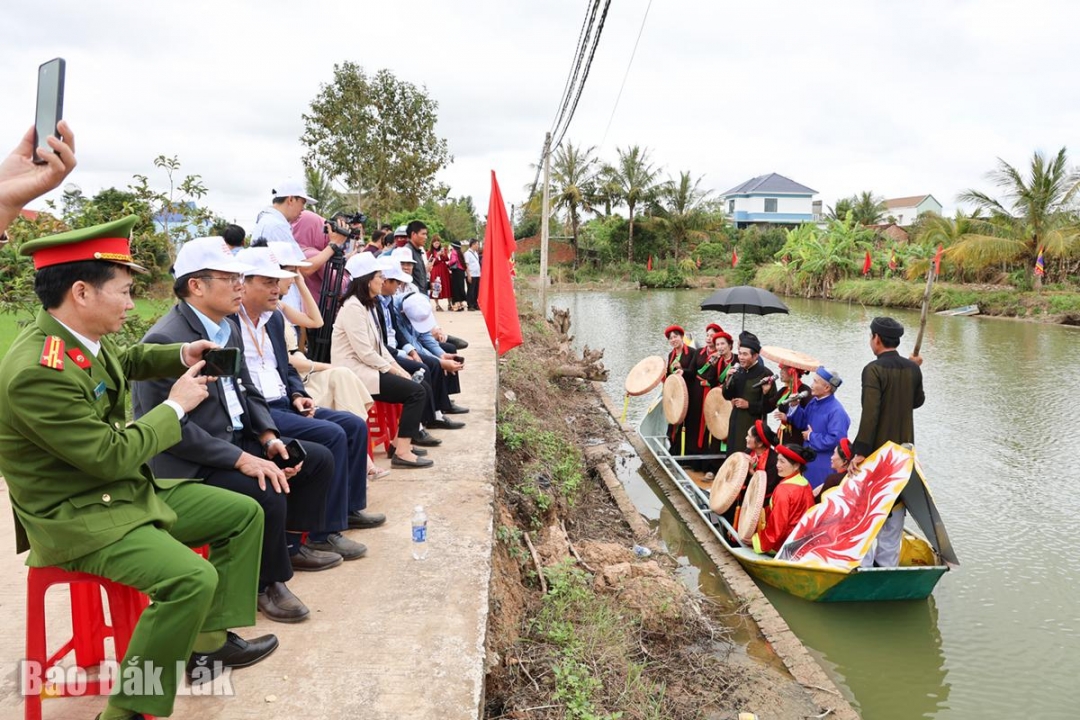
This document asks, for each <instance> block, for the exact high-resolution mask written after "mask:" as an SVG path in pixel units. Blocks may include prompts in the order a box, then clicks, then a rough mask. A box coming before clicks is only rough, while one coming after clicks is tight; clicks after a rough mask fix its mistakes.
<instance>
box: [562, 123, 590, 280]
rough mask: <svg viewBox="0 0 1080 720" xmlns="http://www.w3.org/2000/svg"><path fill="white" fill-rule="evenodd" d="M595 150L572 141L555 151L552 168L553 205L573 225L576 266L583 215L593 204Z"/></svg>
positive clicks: (572, 234)
mask: <svg viewBox="0 0 1080 720" xmlns="http://www.w3.org/2000/svg"><path fill="white" fill-rule="evenodd" d="M595 150H596V148H595V147H588V148H585V149H584V150H583V149H581V148H580V147H574V145H573V144H572V143H570V142H569V141H567V142H566V144H564V145H561V146H560V147H559V149H558V150H556V151H555V160H554V162H553V163H552V165H551V175H552V180H553V181H554V188H552V204H553V206H554V208H555V209H556V210H564V211H566V219H567V221H568V222H569V223H570V244H571V246H572V247H573V248H574V267H575V268H577V266H578V228H579V227H580V226H581V213H582V212H585V211H589V210H592V205H591V204H590V199H591V194H592V185H593V177H594V175H595V174H596V164H597V161H596V158H594V157H593V152H594V151H595Z"/></svg>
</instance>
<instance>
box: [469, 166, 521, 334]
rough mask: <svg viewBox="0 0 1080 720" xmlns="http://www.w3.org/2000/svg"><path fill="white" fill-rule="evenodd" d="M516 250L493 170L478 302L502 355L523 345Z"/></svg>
mask: <svg viewBox="0 0 1080 720" xmlns="http://www.w3.org/2000/svg"><path fill="white" fill-rule="evenodd" d="M516 249H517V243H516V242H515V241H514V230H513V226H511V225H510V219H509V218H508V217H507V216H506V205H505V204H504V203H503V199H502V192H500V191H499V181H498V180H496V179H495V171H494V170H492V171H491V201H490V202H489V203H488V217H487V228H486V229H485V230H484V262H483V266H482V267H481V269H480V293H479V296H478V297H477V302H478V304H479V305H480V310H481V311H482V312H483V313H484V322H486V323H487V328H488V335H490V336H491V343H492V344H493V345H494V346H495V348H496V349H497V350H498V353H499V355H504V354H505V353H506V351H507V350H510V349H511V348H515V347H517V346H518V345H520V344H521V343H522V339H521V321H520V320H519V319H518V311H517V299H516V298H515V297H514V281H513V280H512V279H511V277H510V275H511V272H512V270H513V265H512V263H511V258H512V256H513V254H514V251H515V250H516Z"/></svg>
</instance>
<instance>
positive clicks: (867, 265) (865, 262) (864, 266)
mask: <svg viewBox="0 0 1080 720" xmlns="http://www.w3.org/2000/svg"><path fill="white" fill-rule="evenodd" d="M872 265H873V261H872V260H871V259H870V251H869V250H867V251H866V259H865V260H863V264H862V274H863V275H866V274H868V273H869V272H870V267H871V266H872Z"/></svg>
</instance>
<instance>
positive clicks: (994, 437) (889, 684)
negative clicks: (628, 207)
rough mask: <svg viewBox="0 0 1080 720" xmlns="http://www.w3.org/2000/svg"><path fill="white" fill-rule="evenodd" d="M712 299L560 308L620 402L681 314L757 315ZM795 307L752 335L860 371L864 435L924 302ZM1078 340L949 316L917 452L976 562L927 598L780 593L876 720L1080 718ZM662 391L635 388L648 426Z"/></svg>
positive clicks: (605, 301) (933, 323) (930, 375)
mask: <svg viewBox="0 0 1080 720" xmlns="http://www.w3.org/2000/svg"><path fill="white" fill-rule="evenodd" d="M706 295H707V293H706V292H703V291H688V290H679V291H651V292H638V291H628V292H594V291H580V292H557V293H553V294H551V295H550V296H549V298H550V301H549V302H550V304H551V305H552V306H556V307H564V308H569V309H570V311H571V319H572V321H573V326H572V329H571V332H572V334H574V335H575V343H576V345H577V346H578V347H579V348H580V347H582V346H584V345H586V344H587V345H589V346H590V347H602V348H604V349H605V355H604V363H605V365H606V366H607V367H608V368H609V369H610V371H611V374H610V380H609V382H608V383H607V391H608V393H609V395H611V397H612V398H613V399H614V400H615V401H616V403H618V402H621V401H622V398H623V381H624V379H625V378H626V374H627V373H628V372H629V370H630V368H631V367H633V366H634V364H636V363H637V362H638V361H639V360H640V359H641V358H643V357H645V356H647V355H654V354H665V353H666V347H667V344H666V341H665V340H664V338H663V337H662V332H663V328H664V327H666V326H667V325H668V324H670V323H672V322H677V323H679V324H681V325H683V326H684V327H685V328H687V330H690V331H691V332H693V333H695V335H697V336H698V337H700V338H703V337H704V327H705V325H706V324H707V323H708V322H713V321H715V322H719V323H720V324H721V325H722V326H723V327H724V328H725V329H726V330H727V331H728V332H730V333H731V334H732V335H737V333H738V330H739V329H740V326H741V324H742V322H743V318H742V316H740V315H725V314H723V313H716V312H707V313H706V312H702V311H701V310H699V308H698V305H699V304H700V302H701V301H702V300H703V299H704V298H705V297H706ZM785 302H787V304H788V305H789V307H790V308H791V313H790V314H789V315H768V316H764V317H759V316H756V315H747V316H746V317H745V324H746V329H748V330H750V331H752V332H754V333H755V334H757V335H758V337H759V338H760V339H761V342H762V343H763V344H766V345H781V346H784V347H789V348H793V349H796V350H801V351H803V352H807V353H809V354H811V355H814V356H816V357H818V358H819V359H820V360H822V362H824V363H825V364H827V365H829V366H830V367H835V368H836V370H838V371H839V373H840V374H841V376H842V377H843V378H845V379H846V382H845V384H844V385H843V386H842V387H841V388H840V390H839V391H838V392H837V397H838V398H839V399H840V401H841V402H842V403H843V404H844V407H845V408H846V409H847V411H848V413H849V414H850V415H851V418H852V429H851V431H850V436H852V437H853V436H854V434H855V429H856V428H857V427H858V420H859V410H860V409H859V377H860V374H861V370H862V367H863V366H864V365H865V364H866V363H867V362H869V361H871V360H872V359H873V354H872V353H871V351H870V348H869V343H868V340H869V323H870V320H871V319H872V318H873V317H874V316H876V315H882V314H888V315H891V316H893V317H895V318H897V319H898V320H900V322H902V323H903V324H904V325H905V327H906V328H908V333H907V334H906V336H905V337H904V340H903V342H902V343H901V346H900V351H901V354H903V355H905V356H906V355H907V354H908V353H909V352H910V349H911V346H912V343H913V342H914V336H915V334H916V332H917V329H918V322H919V316H918V313H916V312H910V311H903V310H892V309H888V310H886V309H883V308H867V307H862V306H860V305H849V304H844V303H834V302H828V301H813V300H800V299H786V300H785ZM1078 349H1080V330H1078V329H1076V328H1068V327H1061V326H1050V325H1040V324H1035V323H1024V322H1015V321H1005V320H993V319H989V318H978V317H938V316H933V315H932V316H931V317H930V318H929V322H928V324H927V329H926V338H925V340H924V342H923V350H922V355H923V358H924V364H923V375H924V385H925V389H926V395H927V399H926V404H925V405H924V406H923V407H922V408H920V409H919V410H916V411H915V436H916V440H915V445H916V449H917V450H918V452H919V456H920V460H921V462H922V464H923V467H924V469H925V471H926V473H927V478H928V481H929V483H930V487H931V490H932V491H933V492H934V497H935V500H936V502H937V505H938V508H939V510H940V511H941V515H942V517H943V518H944V521H945V524H946V527H947V528H948V531H949V535H950V537H951V539H952V543H953V547H954V548H955V550H956V553H957V556H958V557H959V559H960V563H961V566H960V567H959V568H958V569H957V570H956V571H954V572H950V573H948V574H947V575H945V577H944V578H942V580H941V582H940V583H939V584H938V586H937V588H936V589H935V591H934V594H933V596H932V597H931V598H929V599H928V600H925V601H918V602H894V603H858V604H848V603H839V604H816V603H809V602H806V601H803V600H799V599H798V598H794V597H792V596H790V595H787V594H785V593H782V592H780V591H777V590H774V589H772V588H768V587H764V588H763V589H764V590H765V593H766V594H767V595H768V597H769V599H770V600H771V601H772V602H773V603H774V605H775V606H776V608H777V610H779V612H780V613H781V614H782V615H783V616H784V618H785V619H786V620H787V622H788V624H789V625H790V626H791V628H792V629H793V630H794V631H795V633H796V634H797V635H798V636H799V637H800V638H801V639H802V640H803V642H804V643H805V644H806V645H807V646H808V647H809V648H810V649H811V651H812V652H814V653H815V654H816V655H817V656H818V657H819V658H820V660H821V662H822V665H823V666H824V667H825V668H826V669H827V670H828V671H829V672H830V673H831V674H832V676H833V678H834V679H835V681H836V682H837V684H838V685H840V686H841V687H842V688H843V689H844V690H845V692H846V693H848V694H849V696H850V697H852V698H853V699H854V702H855V704H856V706H857V707H858V708H859V709H860V710H861V712H862V714H863V716H864V717H865V718H866V720H909V719H911V718H935V719H937V720H959V719H964V720H967V719H969V718H1013V717H1025V718H1026V717H1030V718H1039V719H1040V720H1046V719H1048V718H1075V717H1080V682H1077V680H1076V678H1077V675H1078V671H1080V638H1078V631H1080V563H1078V562H1077V560H1076V559H1069V557H1068V555H1069V551H1068V547H1069V545H1068V542H1071V541H1070V540H1069V538H1071V537H1074V536H1075V535H1076V534H1077V533H1076V526H1077V521H1078V519H1080V470H1078V468H1080V462H1078V460H1077V457H1078V456H1077V454H1076V453H1077V450H1078V448H1080V444H1078V443H1077V441H1076V438H1075V437H1074V436H1073V434H1072V425H1073V420H1074V418H1073V417H1072V413H1071V410H1072V409H1073V407H1074V406H1075V405H1076V404H1077V401H1078V400H1080V360H1078V359H1077V350H1078ZM770 364H771V363H770ZM771 365H773V364H771ZM774 369H775V367H774ZM658 393H659V390H657V391H654V394H653V395H651V396H647V397H644V398H631V402H630V405H629V419H630V422H631V423H632V424H636V422H637V420H638V419H640V417H641V416H642V415H643V414H644V413H645V411H646V410H647V408H648V405H649V403H650V402H651V400H652V399H654V398H655V397H656V396H657V395H656V394H658ZM629 490H630V492H631V495H632V497H633V498H634V500H635V502H637V503H638V507H639V508H640V509H641V510H642V511H643V512H645V513H646V514H650V515H651V516H652V517H654V518H656V519H657V520H658V521H659V523H660V528H661V534H662V535H663V536H664V539H665V540H666V541H667V542H668V543H669V545H675V546H677V548H680V549H683V548H685V547H687V546H689V545H692V543H690V542H688V541H687V539H686V535H685V532H683V531H682V529H681V528H680V526H679V523H678V522H671V518H670V517H668V518H667V520H666V521H665V514H670V510H669V509H667V508H665V507H664V506H663V505H662V503H661V502H660V500H659V499H658V498H657V497H656V496H655V494H654V493H655V492H656V491H655V490H653V489H652V488H650V487H649V486H648V485H647V484H646V483H644V481H641V482H640V483H631V487H630V488H629ZM650 498H651V499H650ZM1067 541H1068V542H1067ZM686 552H687V551H685V550H684V549H683V550H681V551H680V553H678V554H684V555H685V554H686ZM695 552H696V554H695V553H691V554H690V555H689V556H688V559H687V561H686V562H687V565H688V566H693V569H691V570H688V572H692V573H694V574H695V575H696V577H697V581H698V584H699V586H700V587H701V588H702V590H703V591H704V592H708V593H719V594H721V595H722V594H723V592H724V591H723V589H721V588H720V587H719V585H722V582H719V583H718V580H719V579H718V578H717V577H716V574H715V570H714V569H710V566H709V563H708V561H707V560H703V559H702V555H701V554H700V551H695Z"/></svg>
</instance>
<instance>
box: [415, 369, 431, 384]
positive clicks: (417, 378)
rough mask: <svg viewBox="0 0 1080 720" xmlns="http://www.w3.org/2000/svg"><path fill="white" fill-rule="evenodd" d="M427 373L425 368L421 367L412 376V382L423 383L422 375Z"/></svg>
mask: <svg viewBox="0 0 1080 720" xmlns="http://www.w3.org/2000/svg"><path fill="white" fill-rule="evenodd" d="M426 372H427V368H426V367H422V368H420V369H419V370H417V371H416V372H414V373H413V374H412V379H413V382H424V373H426Z"/></svg>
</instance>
